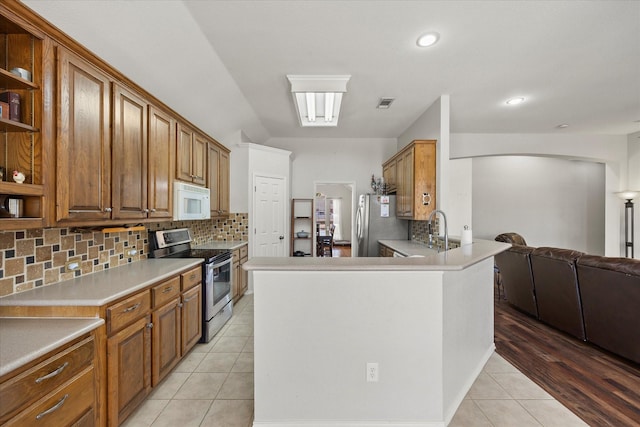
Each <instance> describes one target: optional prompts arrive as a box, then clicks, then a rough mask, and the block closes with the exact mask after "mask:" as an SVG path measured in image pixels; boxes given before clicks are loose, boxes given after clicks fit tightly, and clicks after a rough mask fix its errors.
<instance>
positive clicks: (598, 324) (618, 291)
mask: <svg viewBox="0 0 640 427" xmlns="http://www.w3.org/2000/svg"><path fill="white" fill-rule="evenodd" d="M576 265H577V272H578V283H579V284H580V295H581V297H582V311H583V314H584V326H585V333H586V338H587V341H589V342H592V343H594V344H596V345H598V346H600V347H602V348H604V349H606V350H609V351H611V352H613V353H616V354H618V355H620V356H622V357H625V358H627V359H630V360H632V361H634V362H636V363H640V260H635V259H629V258H608V257H601V256H594V255H584V256H582V257H580V258H579V259H578V261H577V263H576Z"/></svg>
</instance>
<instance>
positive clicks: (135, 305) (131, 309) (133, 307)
mask: <svg viewBox="0 0 640 427" xmlns="http://www.w3.org/2000/svg"><path fill="white" fill-rule="evenodd" d="M138 307H140V303H137V304H134V305H132V306H131V307H129V308H125V309H124V310H122V312H123V313H129V312H130V311H133V310H135V309H136V308H138Z"/></svg>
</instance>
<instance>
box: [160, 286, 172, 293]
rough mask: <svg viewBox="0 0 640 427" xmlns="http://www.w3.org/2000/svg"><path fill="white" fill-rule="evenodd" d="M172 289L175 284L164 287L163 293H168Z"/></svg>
mask: <svg viewBox="0 0 640 427" xmlns="http://www.w3.org/2000/svg"><path fill="white" fill-rule="evenodd" d="M172 289H173V286H167V287H166V288H164V289H163V290H162V293H163V294H166V293H167V292H171V290H172Z"/></svg>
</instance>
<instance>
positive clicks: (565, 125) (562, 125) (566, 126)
mask: <svg viewBox="0 0 640 427" xmlns="http://www.w3.org/2000/svg"><path fill="white" fill-rule="evenodd" d="M568 127H569V125H568V124H566V123H563V124H561V125H558V128H560V129H565V128H568Z"/></svg>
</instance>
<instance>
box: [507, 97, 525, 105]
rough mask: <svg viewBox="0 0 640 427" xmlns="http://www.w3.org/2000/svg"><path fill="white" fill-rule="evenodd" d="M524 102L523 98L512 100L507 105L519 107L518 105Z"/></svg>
mask: <svg viewBox="0 0 640 427" xmlns="http://www.w3.org/2000/svg"><path fill="white" fill-rule="evenodd" d="M523 102H524V98H523V97H521V96H520V97H518V98H511V99H509V100H508V101H507V105H518V104H522V103H523Z"/></svg>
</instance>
